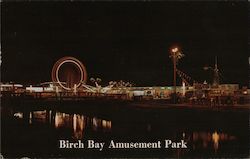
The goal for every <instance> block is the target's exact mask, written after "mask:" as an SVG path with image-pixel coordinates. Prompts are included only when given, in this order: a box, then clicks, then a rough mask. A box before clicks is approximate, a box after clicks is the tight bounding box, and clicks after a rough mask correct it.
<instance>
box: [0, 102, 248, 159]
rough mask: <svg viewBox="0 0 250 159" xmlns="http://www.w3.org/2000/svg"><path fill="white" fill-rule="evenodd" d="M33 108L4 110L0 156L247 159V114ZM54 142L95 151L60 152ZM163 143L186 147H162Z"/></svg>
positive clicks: (117, 108)
mask: <svg viewBox="0 0 250 159" xmlns="http://www.w3.org/2000/svg"><path fill="white" fill-rule="evenodd" d="M44 108H46V109H41V108H39V109H37V107H34V106H33V105H32V107H31V106H23V107H19V106H8V107H3V108H1V110H2V148H1V149H2V154H3V156H6V157H25V156H27V157H88V156H94V157H103V156H104V157H176V158H183V157H247V156H248V154H249V136H248V134H249V129H248V119H249V116H248V112H247V111H246V112H232V111H226V112H218V111H209V110H176V109H171V110H166V109H139V108H133V107H124V106H123V107H119V106H116V107H109V106H103V107H101V108H100V107H94V106H93V107H92V106H85V107H81V108H79V107H74V106H66V107H64V108H60V109H59V108H58V107H57V108H53V107H51V106H49V107H48V106H44ZM59 140H68V141H70V142H76V141H78V140H81V141H82V142H83V143H84V144H85V146H86V145H87V142H88V140H94V141H95V142H104V143H105V146H104V149H103V150H102V151H100V150H99V149H98V148H96V149H95V148H87V147H85V148H83V149H59ZM111 140H114V141H115V142H126V143H130V142H146V143H148V142H157V141H159V142H161V148H157V149H150V148H148V149H145V148H140V149H139V148H138V149H131V148H128V149H109V148H108V146H109V143H110V141H111ZM165 140H172V141H181V140H184V141H185V142H187V147H188V148H182V149H181V148H178V149H169V148H167V149H166V148H164V143H165Z"/></svg>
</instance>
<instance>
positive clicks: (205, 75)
mask: <svg viewBox="0 0 250 159" xmlns="http://www.w3.org/2000/svg"><path fill="white" fill-rule="evenodd" d="M247 9H248V5H247V2H243V1H242V2H202V3H201V2H43V3H42V2H2V3H1V34H2V36H1V37H2V38H1V43H2V48H1V49H2V60H3V62H2V66H1V73H2V77H1V78H2V81H4V82H8V81H14V82H20V83H23V84H31V83H39V82H44V81H51V76H50V73H51V70H52V67H53V64H54V63H55V62H56V61H57V60H58V59H59V58H61V57H63V56H73V57H76V58H78V59H79V60H81V61H82V62H83V63H84V65H85V66H86V68H87V71H88V74H89V77H100V78H102V80H103V84H107V82H108V81H110V80H120V79H123V80H126V81H130V82H133V83H135V84H136V85H137V86H149V85H150V86H155V85H172V62H171V59H169V50H170V47H171V46H173V45H178V46H179V47H181V49H182V51H183V53H184V54H185V57H184V58H183V59H181V61H180V63H179V66H178V67H179V68H180V69H181V70H182V71H184V72H186V73H187V74H189V75H190V76H191V77H193V78H194V79H195V80H197V81H201V82H203V81H204V80H205V79H206V80H207V81H209V82H210V81H211V72H209V71H204V70H203V69H202V68H203V66H205V65H207V66H213V65H214V58H215V56H218V62H219V68H220V70H221V72H222V75H223V79H222V82H223V83H239V84H241V85H247V81H248V68H249V66H248V56H249V53H248V30H247V29H248V23H247V22H248V10H247Z"/></svg>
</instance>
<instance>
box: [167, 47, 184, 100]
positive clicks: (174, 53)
mask: <svg viewBox="0 0 250 159" xmlns="http://www.w3.org/2000/svg"><path fill="white" fill-rule="evenodd" d="M183 56H184V54H182V52H181V51H180V49H179V48H178V47H174V48H172V49H171V51H170V56H169V57H170V58H172V60H173V66H174V71H173V73H174V80H173V84H174V103H176V65H177V63H178V60H179V59H181V58H182V57H183Z"/></svg>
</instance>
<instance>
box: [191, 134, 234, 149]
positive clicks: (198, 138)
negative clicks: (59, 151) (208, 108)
mask: <svg viewBox="0 0 250 159" xmlns="http://www.w3.org/2000/svg"><path fill="white" fill-rule="evenodd" d="M235 139H236V137H235V136H232V135H228V134H226V133H218V132H217V131H214V132H212V133H211V132H193V133H192V141H193V149H196V148H198V147H199V143H200V142H202V147H203V148H207V147H208V145H209V144H212V145H213V149H214V150H215V152H217V150H218V149H219V143H220V142H224V141H231V140H235Z"/></svg>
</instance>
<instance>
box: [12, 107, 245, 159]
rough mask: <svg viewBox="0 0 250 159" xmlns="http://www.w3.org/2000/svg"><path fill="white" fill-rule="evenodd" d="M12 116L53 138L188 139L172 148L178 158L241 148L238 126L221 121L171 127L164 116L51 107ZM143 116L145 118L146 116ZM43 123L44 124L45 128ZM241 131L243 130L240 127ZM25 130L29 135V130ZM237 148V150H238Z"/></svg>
mask: <svg viewBox="0 0 250 159" xmlns="http://www.w3.org/2000/svg"><path fill="white" fill-rule="evenodd" d="M11 116H12V117H13V116H14V118H15V119H20V120H18V121H24V122H23V123H25V125H26V126H28V127H34V128H35V129H36V128H38V129H39V130H40V128H41V129H42V130H46V131H47V130H49V131H52V133H51V134H55V136H54V138H55V140H56V141H57V140H58V139H69V140H78V139H82V140H86V139H97V140H105V141H106V140H107V141H109V140H110V139H117V140H119V139H121V140H123V139H124V141H130V139H132V140H140V139H141V140H147V138H149V139H150V140H151V139H152V140H156V139H157V140H158V139H160V140H164V139H171V140H176V141H180V140H181V139H183V140H184V141H185V142H187V145H188V149H173V151H174V154H175V155H177V157H179V156H188V155H189V154H190V153H204V152H205V153H206V152H208V154H213V155H218V156H219V155H220V154H222V153H227V151H231V150H233V149H234V148H235V147H236V148H238V149H240V148H242V146H241V145H240V144H241V141H240V140H242V136H240V135H239V134H238V133H237V132H239V131H238V128H239V127H237V128H236V129H237V130H235V128H234V127H233V130H232V129H228V128H227V127H223V125H220V124H217V125H216V126H214V122H211V123H205V124H206V125H205V124H204V125H205V126H203V125H202V126H200V127H199V126H197V127H196V126H194V127H192V126H190V127H187V126H186V125H185V124H183V123H182V122H179V123H178V126H176V125H174V126H173V127H171V126H172V125H171V124H172V123H168V120H165V118H164V117H161V118H159V119H158V118H157V120H154V121H153V120H151V119H150V120H149V119H148V120H145V121H144V120H142V121H141V120H137V119H136V118H137V116H136V115H135V116H132V117H134V118H133V120H130V119H129V120H128V119H126V118H123V117H122V118H120V117H116V118H114V117H113V118H112V121H110V120H105V119H102V118H99V116H98V115H96V114H95V116H94V115H93V116H88V115H85V114H84V115H83V114H78V113H65V112H61V111H53V110H42V111H31V112H29V111H28V112H16V113H14V114H12V115H11ZM97 116H98V117H97ZM105 117H106V116H105ZM144 117H145V118H148V117H149V116H144ZM143 119H144V118H143ZM43 125H45V128H44V127H43ZM169 125H171V126H169ZM208 127H209V128H208ZM47 128H48V129H47ZM51 129H52V130H51ZM240 130H244V129H243V128H240ZM25 133H27V134H29V131H27V132H25ZM48 134H50V133H48ZM243 138H244V134H243ZM234 144H237V146H234ZM231 145H232V146H231ZM238 149H237V152H236V153H238ZM171 150H172V149H171ZM240 152H241V151H240Z"/></svg>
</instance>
